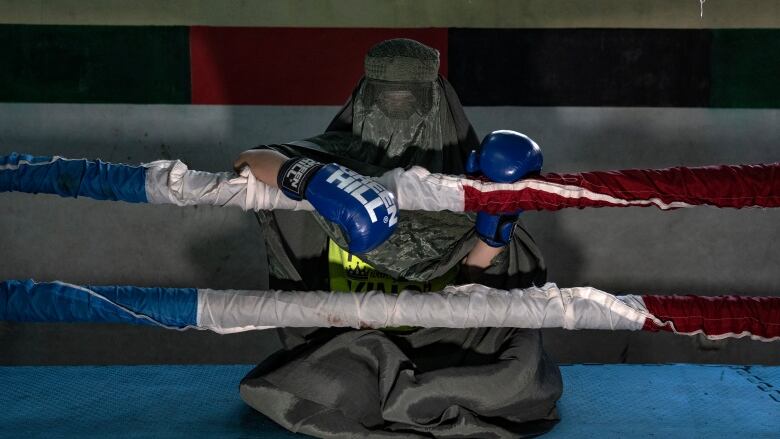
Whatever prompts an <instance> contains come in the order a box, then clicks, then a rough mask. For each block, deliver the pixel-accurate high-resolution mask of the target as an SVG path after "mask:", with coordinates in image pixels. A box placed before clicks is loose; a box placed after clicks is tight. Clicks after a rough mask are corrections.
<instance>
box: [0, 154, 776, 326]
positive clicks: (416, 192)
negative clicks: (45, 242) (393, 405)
mask: <svg viewBox="0 0 780 439" xmlns="http://www.w3.org/2000/svg"><path fill="white" fill-rule="evenodd" d="M378 180H379V181H380V182H382V184H384V185H385V186H387V187H388V188H390V189H391V190H392V191H393V192H394V193H395V194H396V197H397V198H396V203H397V206H398V208H399V209H401V210H430V211H441V210H450V211H456V212H459V211H480V210H482V211H489V212H493V213H498V212H506V211H514V210H517V209H523V210H559V209H563V208H572V207H575V208H586V207H632V206H636V207H650V206H654V207H657V208H660V209H662V210H669V209H676V208H684V207H692V206H696V205H709V206H715V207H720V208H746V207H780V163H771V164H759V165H736V166H733V165H723V166H709V167H696V168H686V167H676V168H668V169H656V170H623V171H607V172H603V171H595V172H584V173H577V174H546V175H541V176H537V177H532V178H526V179H523V180H520V181H518V182H516V183H511V184H506V183H501V184H499V183H492V182H487V181H480V180H476V179H471V178H467V177H459V176H450V175H442V174H433V173H430V172H428V171H427V170H425V169H423V168H420V167H412V168H410V169H408V170H404V169H394V170H392V171H389V172H388V173H386V174H384V175H383V176H381V177H379V178H378ZM8 191H17V192H27V193H48V194H57V195H60V196H63V197H79V196H84V197H88V198H93V199H97V200H118V201H126V202H134V203H152V204H175V205H178V206H189V205H214V206H236V207H239V208H242V209H244V210H269V209H289V210H313V208H312V206H311V205H310V204H309V203H308V202H306V201H294V200H292V199H289V198H287V197H286V196H285V195H283V194H282V193H281V191H279V190H277V189H276V188H273V187H270V186H268V185H265V184H263V183H262V182H259V181H257V180H256V179H255V178H254V177H253V176H252V174H251V173H250V172H249V171H248V170H247V169H244V170H242V172H241V173H240V174H239V175H237V174H235V173H233V172H222V173H209V172H203V171H196V170H190V169H188V167H187V166H186V165H185V164H184V163H182V162H181V161H178V160H162V161H156V162H151V163H147V164H143V165H140V166H130V165H123V164H113V163H106V162H102V161H99V160H97V161H91V160H86V159H79V160H70V159H65V158H62V157H57V156H54V157H34V156H30V155H22V154H10V155H8V156H3V157H0V192H8ZM0 320H9V321H102V322H112V321H116V322H128V323H138V324H153V325H158V326H162V327H166V328H171V329H187V328H197V329H206V330H211V331H215V332H218V333H233V332H241V331H246V330H253V329H265V328H269V327H293V326H304V327H311V326H322V327H338V326H343V327H354V328H383V327H396V326H427V327H457V328H468V327H481V326H486V327H519V328H549V327H561V328H566V329H611V330H617V329H628V330H647V331H657V330H667V331H672V332H675V333H678V334H687V335H692V334H699V333H700V334H704V335H705V336H706V337H708V338H713V339H720V338H739V337H745V336H748V337H751V338H754V339H757V340H762V341H773V340H777V339H780V298H775V297H739V296H719V297H701V296H651V295H642V296H639V295H624V296H615V295H612V294H609V293H606V292H604V291H600V290H597V289H594V288H590V287H579V288H558V287H557V286H555V285H554V284H547V285H544V286H542V287H534V288H528V289H525V290H510V291H505V290H497V289H492V288H488V287H485V286H483V285H477V284H471V285H462V286H457V287H447V288H446V289H445V290H443V291H441V292H436V293H424V294H422V293H416V292H413V291H404V292H402V293H400V294H398V295H392V294H384V292H382V291H371V292H367V293H341V292H326V291H314V292H295V291H235V290H228V291H215V290H208V289H194V288H184V289H181V288H178V289H177V288H138V287H129V286H109V287H94V286H89V287H82V286H76V285H71V284H66V283H62V282H52V283H35V282H33V281H14V280H10V281H6V282H2V283H0Z"/></svg>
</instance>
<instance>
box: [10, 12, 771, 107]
mask: <svg viewBox="0 0 780 439" xmlns="http://www.w3.org/2000/svg"><path fill="white" fill-rule="evenodd" d="M391 37H410V38H415V39H418V40H421V41H423V42H425V43H427V44H429V45H432V46H434V47H437V48H438V49H439V50H440V51H441V53H442V72H443V73H444V74H445V75H448V76H449V78H450V81H451V82H452V83H453V84H454V85H455V88H456V89H457V90H458V92H459V94H460V96H461V99H462V101H463V102H464V103H465V104H466V105H473V106H493V105H512V106H631V107H638V106H650V107H708V106H712V107H734V108H746V107H752V108H780V81H777V79H776V78H778V77H780V29H742V30H674V29H666V30H649V29H445V28H430V29H395V28H383V29H362V28H341V29H332V28H299V29H293V28H219V27H194V28H192V29H187V28H183V27H106V26H29V25H0V54H2V56H3V60H4V62H3V64H2V65H0V102H52V103H56V102H68V103H139V104H150V103H168V104H189V103H195V104H218V105H219V104H224V105H230V104H251V105H340V104H342V103H343V102H344V100H345V99H346V97H347V96H348V95H349V93H350V92H351V90H352V87H353V86H354V84H355V82H356V81H357V78H359V77H360V75H361V73H362V60H363V55H364V54H365V52H366V50H367V49H368V48H369V47H370V46H371V45H373V44H374V43H376V42H378V41H381V40H383V39H385V38H391Z"/></svg>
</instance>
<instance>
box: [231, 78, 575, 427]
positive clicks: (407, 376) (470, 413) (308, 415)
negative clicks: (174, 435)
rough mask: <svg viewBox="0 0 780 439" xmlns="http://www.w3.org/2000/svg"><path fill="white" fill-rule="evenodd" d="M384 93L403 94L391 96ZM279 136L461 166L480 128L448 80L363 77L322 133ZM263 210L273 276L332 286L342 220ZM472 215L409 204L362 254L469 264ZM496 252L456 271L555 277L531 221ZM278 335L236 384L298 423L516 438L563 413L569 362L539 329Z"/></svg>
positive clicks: (433, 270) (421, 270)
mask: <svg viewBox="0 0 780 439" xmlns="http://www.w3.org/2000/svg"><path fill="white" fill-rule="evenodd" d="M437 65H438V64H437ZM388 97H389V98H390V99H396V98H397V102H392V101H390V102H383V101H382V100H383V99H386V98H388ZM404 103H411V104H412V105H411V106H404V105H403V104H404ZM272 148H274V149H277V150H279V151H281V152H283V153H285V154H287V155H288V156H294V155H306V156H309V157H312V158H315V159H317V160H320V161H323V162H326V163H327V162H338V163H341V164H343V165H345V166H349V167H351V168H353V169H355V170H356V171H358V172H361V173H363V174H365V175H374V176H376V175H381V174H382V173H384V172H385V171H386V170H389V169H392V168H395V167H408V166H411V165H421V166H425V167H426V168H428V169H430V170H431V171H434V172H445V173H449V174H462V173H463V172H464V170H463V163H465V157H466V154H467V153H468V151H470V150H471V149H476V148H478V140H477V136H476V134H475V133H474V130H473V128H472V127H471V125H470V124H469V122H468V120H467V119H466V116H465V113H464V112H463V109H462V107H461V105H460V102H459V101H458V98H457V96H456V95H455V92H454V91H453V90H452V88H451V86H450V85H449V84H448V83H447V81H446V80H444V79H443V78H441V77H438V79H436V80H434V81H433V82H428V83H425V84H419V83H411V84H405V83H398V82H396V83H392V84H388V83H385V82H382V81H375V80H373V79H371V78H364V79H363V80H361V82H360V84H359V85H358V87H357V88H356V90H355V92H354V93H353V95H352V98H351V99H350V101H349V102H348V103H347V104H346V105H345V106H344V108H342V110H341V111H340V112H339V114H338V115H337V116H336V117H335V118H334V120H333V121H332V122H331V124H330V126H329V127H328V129H327V130H326V132H325V133H324V134H322V135H320V136H317V137H314V138H311V139H307V140H305V141H297V142H290V143H289V144H286V145H274V146H272ZM259 219H260V222H261V224H262V225H263V233H264V235H265V239H266V246H267V250H268V254H269V265H270V268H271V270H270V271H271V276H272V277H271V286H272V288H284V289H300V290H311V289H329V286H328V279H327V272H328V270H327V258H326V248H327V245H326V244H327V241H328V238H330V239H333V240H334V241H335V242H336V243H338V244H339V245H341V246H342V247H345V244H346V243H345V241H344V238H343V235H342V233H341V231H340V230H339V229H338V227H336V226H334V225H332V224H331V223H329V222H327V221H325V220H324V219H322V218H321V217H319V216H318V215H316V214H309V213H305V212H264V213H261V214H260V215H259ZM473 224H474V218H473V217H472V216H471V215H465V214H462V213H452V212H408V211H404V212H401V215H400V219H399V224H398V228H397V229H396V232H395V233H394V234H393V236H392V237H391V238H390V239H389V240H388V241H387V242H386V243H384V244H382V245H381V246H380V247H378V248H377V249H375V250H373V251H372V252H369V253H367V254H365V255H360V256H361V258H362V259H363V260H365V261H366V262H368V263H370V264H371V265H373V266H374V267H375V268H377V269H379V270H382V271H383V272H385V273H388V274H390V275H391V276H394V277H402V278H405V279H408V280H419V281H425V280H429V279H432V278H436V277H438V276H440V275H442V274H444V273H446V272H447V271H448V270H449V269H450V268H452V267H453V266H455V265H459V264H460V261H461V260H462V259H463V257H464V256H465V255H466V254H467V253H468V251H469V250H470V249H471V248H472V246H473V245H474V242H475V239H476V237H475V235H474V229H473ZM492 262H493V263H492V265H491V266H490V267H489V268H488V269H486V270H484V271H483V272H479V273H465V270H461V274H460V279H461V280H462V281H463V282H478V283H483V284H486V285H490V286H494V287H500V288H514V287H524V286H529V285H531V284H537V285H541V284H543V283H544V281H545V278H546V274H545V268H544V262H543V259H542V256H541V253H540V251H539V249H538V248H537V247H536V245H535V243H534V242H533V239H532V238H531V237H530V235H528V233H527V232H526V231H525V230H524V229H523V228H522V226H519V227H516V230H515V235H514V237H513V240H512V243H511V244H510V245H509V246H508V248H507V250H506V251H504V252H503V253H501V254H500V255H499V256H497V257H496V258H495V259H494V260H493V261H492ZM279 333H280V337H281V339H282V342H283V344H284V345H285V349H284V350H283V351H281V352H279V353H277V354H276V355H274V356H272V357H271V358H269V359H268V360H266V361H265V362H263V363H262V364H260V365H259V366H258V367H257V368H255V369H254V370H253V371H252V372H251V373H250V374H249V375H247V377H245V378H244V380H243V381H242V382H241V385H240V391H241V397H242V398H243V399H244V401H246V403H247V404H249V405H250V406H252V407H254V408H255V409H257V410H258V411H260V412H262V413H264V414H265V415H267V416H268V417H270V418H271V419H273V420H275V421H276V422H278V423H279V424H281V425H283V426H285V427H286V428H288V429H290V430H293V431H298V432H301V433H306V434H310V435H313V436H317V437H323V438H353V437H378V438H381V437H404V438H410V437H441V438H456V437H457V438H514V437H523V436H532V435H537V434H540V433H543V432H545V431H547V430H548V429H549V428H551V427H552V425H554V423H555V422H556V420H557V412H556V410H555V402H556V401H557V399H558V398H559V397H560V394H561V378H560V373H559V371H558V368H557V366H556V365H555V364H554V363H553V362H551V361H550V360H549V359H548V358H547V356H546V355H545V353H544V351H543V350H542V344H541V336H540V333H539V331H536V330H521V329H511V328H477V329H442V328H421V329H417V330H414V331H408V332H397V331H379V330H344V329H335V328H326V329H315V328H311V329H295V328H289V329H282V330H280V331H279Z"/></svg>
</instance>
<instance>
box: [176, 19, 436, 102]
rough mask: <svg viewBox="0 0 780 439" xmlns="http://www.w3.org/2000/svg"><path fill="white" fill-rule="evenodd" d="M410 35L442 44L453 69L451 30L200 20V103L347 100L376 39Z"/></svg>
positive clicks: (195, 61) (195, 89) (196, 43)
mask: <svg viewBox="0 0 780 439" xmlns="http://www.w3.org/2000/svg"><path fill="white" fill-rule="evenodd" d="M397 37H406V38H412V39H416V40H418V41H421V42H423V43H425V44H428V45H429V46H432V47H435V48H437V49H438V50H439V52H440V53H441V57H442V59H441V65H442V69H441V71H442V73H444V74H446V72H447V55H448V50H447V29H325V28H300V29H290V28H286V29H275V28H235V27H234V28H218V27H193V28H192V30H191V32H190V50H191V54H192V102H193V103H195V104H260V105H340V104H343V103H344V102H345V100H346V99H347V97H348V96H349V95H350V93H352V88H353V87H354V85H355V84H356V83H357V81H358V79H360V77H361V76H362V74H363V57H364V56H365V54H366V51H367V50H368V49H369V48H370V47H371V46H373V45H374V44H376V43H378V42H380V41H382V40H385V39H388V38H397Z"/></svg>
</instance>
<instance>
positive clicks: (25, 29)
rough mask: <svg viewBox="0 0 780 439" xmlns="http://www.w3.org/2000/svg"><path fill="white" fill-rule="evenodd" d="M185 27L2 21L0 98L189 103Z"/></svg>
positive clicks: (39, 100)
mask: <svg viewBox="0 0 780 439" xmlns="http://www.w3.org/2000/svg"><path fill="white" fill-rule="evenodd" d="M187 34H188V29H187V28H184V27H106V26H0V57H2V60H3V61H2V64H0V101H4V102H82V103H97V102H102V103H120V102H121V103H139V104H143V103H147V104H151V103H182V104H183V103H189V102H190V81H189V54H188V50H187Z"/></svg>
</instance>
